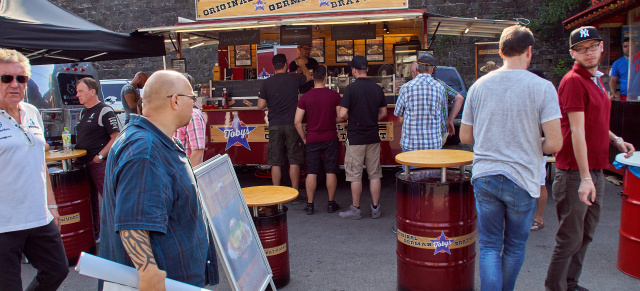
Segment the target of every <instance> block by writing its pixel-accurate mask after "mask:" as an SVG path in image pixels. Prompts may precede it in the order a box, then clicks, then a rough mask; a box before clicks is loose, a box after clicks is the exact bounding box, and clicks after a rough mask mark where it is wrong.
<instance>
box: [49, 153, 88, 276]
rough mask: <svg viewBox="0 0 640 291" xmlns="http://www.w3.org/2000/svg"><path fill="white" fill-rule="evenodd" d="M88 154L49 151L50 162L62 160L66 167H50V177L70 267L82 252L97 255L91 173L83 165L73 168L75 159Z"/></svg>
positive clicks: (63, 165)
mask: <svg viewBox="0 0 640 291" xmlns="http://www.w3.org/2000/svg"><path fill="white" fill-rule="evenodd" d="M86 154H87V151H85V150H73V151H72V152H71V153H64V152H62V151H59V152H51V151H47V152H46V154H45V160H46V161H47V162H52V161H62V167H49V177H50V178H51V186H52V188H53V194H54V195H55V197H56V203H57V204H58V213H59V214H60V224H61V227H60V234H61V236H62V243H63V244H64V250H65V252H66V254H67V259H68V260H69V264H70V265H75V264H76V262H77V261H78V258H80V253H82V252H90V253H95V248H96V241H95V235H94V233H93V220H92V215H91V197H90V196H89V174H88V173H87V171H86V169H85V167H84V166H83V165H72V164H71V161H70V160H71V159H73V158H78V157H82V156H84V155H86Z"/></svg>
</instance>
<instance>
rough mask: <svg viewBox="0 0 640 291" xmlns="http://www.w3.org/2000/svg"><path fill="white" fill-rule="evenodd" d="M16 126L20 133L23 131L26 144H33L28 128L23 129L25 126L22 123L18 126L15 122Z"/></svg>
mask: <svg viewBox="0 0 640 291" xmlns="http://www.w3.org/2000/svg"><path fill="white" fill-rule="evenodd" d="M16 127H18V128H20V130H22V133H24V136H26V137H27V144H28V145H30V146H33V145H34V144H35V142H34V141H33V135H32V134H31V132H30V131H29V129H25V127H26V126H24V125H22V124H20V125H19V126H18V125H17V124H16Z"/></svg>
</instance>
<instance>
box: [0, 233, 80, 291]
mask: <svg viewBox="0 0 640 291" xmlns="http://www.w3.org/2000/svg"><path fill="white" fill-rule="evenodd" d="M23 253H24V255H25V256H26V257H27V259H29V262H30V263H31V265H33V267H35V268H36V269H37V270H38V274H37V275H36V277H35V278H33V281H31V284H29V287H27V289H26V290H37V291H40V290H42V291H44V290H57V289H58V287H59V286H60V284H62V282H63V281H64V279H65V278H66V277H67V274H68V273H69V262H67V256H66V254H65V252H64V246H63V245H62V238H61V237H60V231H59V230H58V227H56V225H55V224H54V223H53V221H52V222H51V223H49V224H47V225H44V226H40V227H35V228H30V229H25V230H18V231H11V232H5V233H0V269H1V271H0V290H2V291H22V280H21V277H20V273H21V271H22V269H21V266H20V260H21V259H22V254H23Z"/></svg>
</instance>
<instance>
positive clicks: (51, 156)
mask: <svg viewBox="0 0 640 291" xmlns="http://www.w3.org/2000/svg"><path fill="white" fill-rule="evenodd" d="M85 155H87V151H85V150H73V151H72V152H70V153H65V152H64V151H62V150H60V151H55V152H52V151H46V152H45V153H44V159H45V160H46V161H47V162H54V161H62V160H69V159H74V158H79V157H82V156H85Z"/></svg>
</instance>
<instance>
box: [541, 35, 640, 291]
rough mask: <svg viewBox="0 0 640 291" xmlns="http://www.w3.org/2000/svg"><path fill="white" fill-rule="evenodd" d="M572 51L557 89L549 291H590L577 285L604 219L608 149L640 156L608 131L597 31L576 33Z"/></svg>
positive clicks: (629, 145)
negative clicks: (558, 136)
mask: <svg viewBox="0 0 640 291" xmlns="http://www.w3.org/2000/svg"><path fill="white" fill-rule="evenodd" d="M569 47H570V50H569V52H570V53H571V57H573V58H574V59H575V64H574V65H573V68H572V69H571V70H570V71H569V72H568V73H567V74H566V75H564V77H563V78H562V81H561V82H560V87H559V88H558V97H559V101H560V102H559V103H560V110H561V112H562V119H561V128H562V138H563V144H562V149H561V150H560V151H559V152H558V153H557V154H556V168H557V169H556V176H555V179H554V181H553V189H552V190H553V200H555V202H556V210H557V213H558V220H559V221H560V226H559V228H558V233H557V235H556V246H555V248H554V250H553V255H552V257H551V263H550V264H549V269H548V271H547V278H546V280H545V287H546V289H547V290H562V291H564V290H588V289H586V288H584V287H581V286H579V285H578V279H579V278H580V273H581V272H582V262H583V260H584V257H585V254H586V252H587V247H588V246H589V243H590V242H591V241H592V240H593V235H594V233H595V229H596V225H597V224H598V220H599V218H600V210H601V207H602V201H603V197H604V185H605V183H606V180H605V177H604V174H603V173H602V170H603V169H606V168H607V167H608V164H609V143H612V144H613V145H614V146H615V147H616V148H617V149H618V150H619V151H621V152H624V153H627V157H630V156H631V155H632V153H633V151H634V150H635V149H634V147H633V145H631V144H630V143H627V142H624V141H623V140H622V138H621V137H619V136H616V135H615V134H614V133H613V132H611V131H610V130H609V117H610V116H609V115H610V113H611V101H610V100H609V96H608V94H607V91H606V89H605V88H604V85H603V84H602V81H601V80H600V78H601V77H602V75H603V73H602V72H599V71H598V63H599V62H600V58H601V56H602V52H603V44H602V39H601V38H600V35H599V34H598V30H597V29H596V28H595V27H593V26H583V27H580V28H578V29H575V30H574V31H572V32H571V35H570V40H569Z"/></svg>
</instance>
